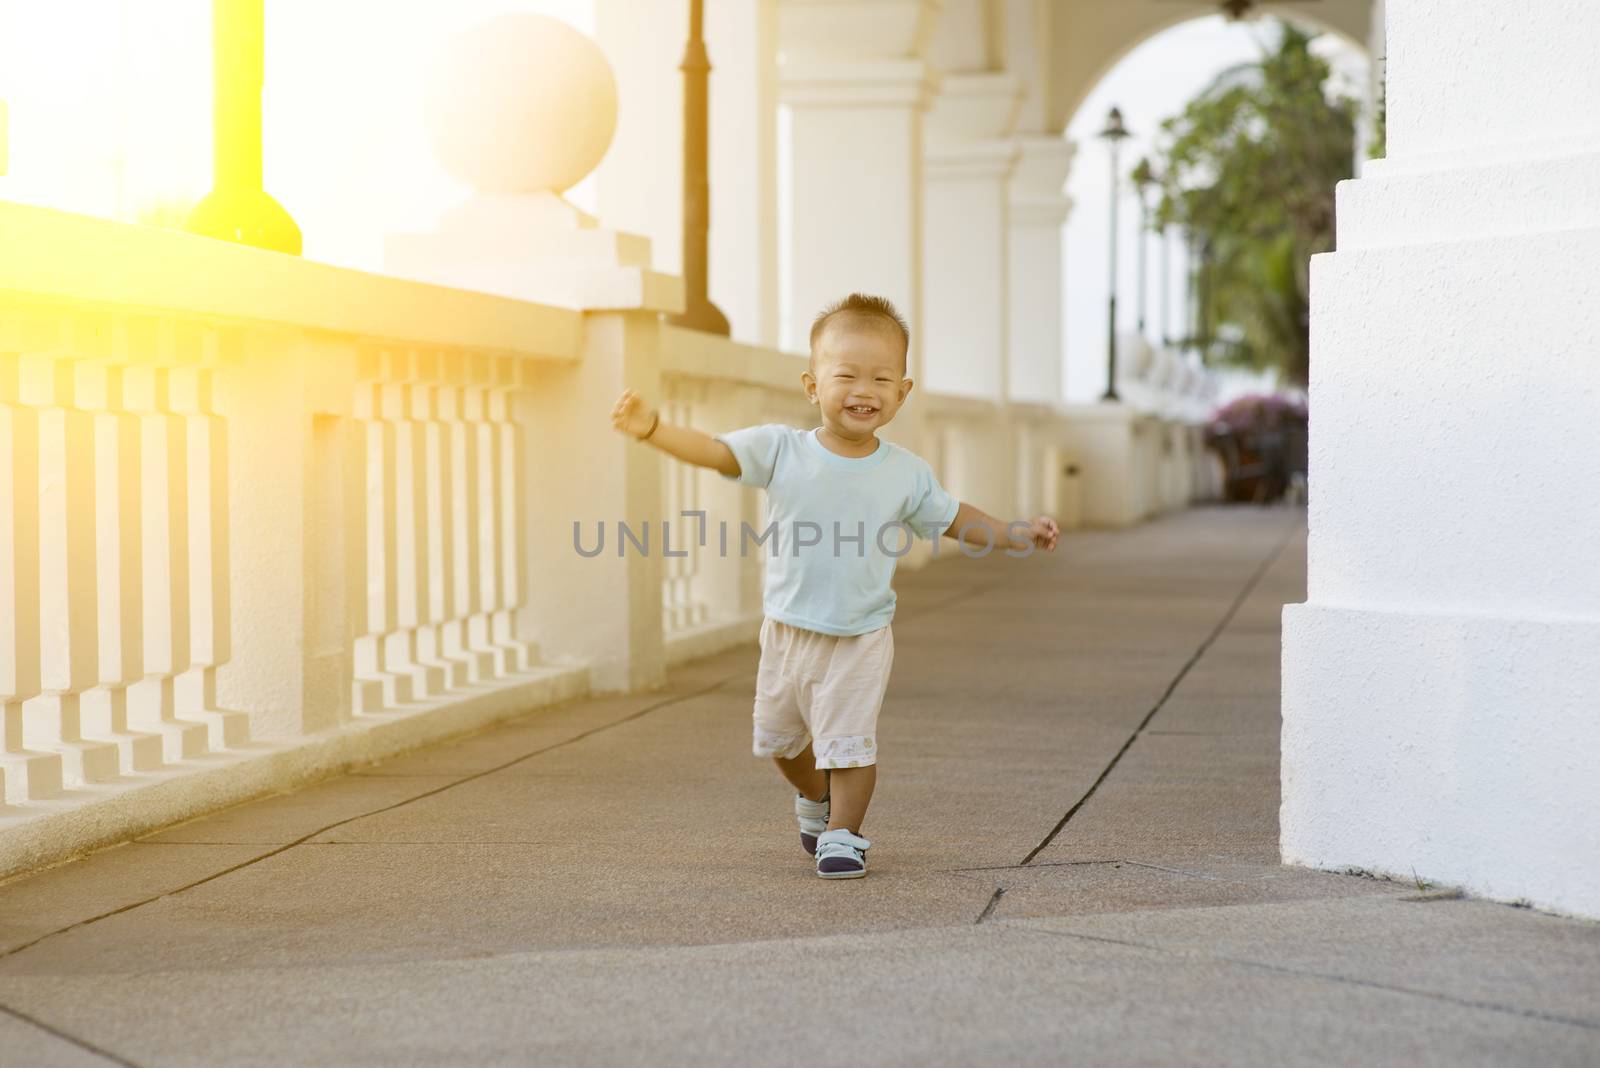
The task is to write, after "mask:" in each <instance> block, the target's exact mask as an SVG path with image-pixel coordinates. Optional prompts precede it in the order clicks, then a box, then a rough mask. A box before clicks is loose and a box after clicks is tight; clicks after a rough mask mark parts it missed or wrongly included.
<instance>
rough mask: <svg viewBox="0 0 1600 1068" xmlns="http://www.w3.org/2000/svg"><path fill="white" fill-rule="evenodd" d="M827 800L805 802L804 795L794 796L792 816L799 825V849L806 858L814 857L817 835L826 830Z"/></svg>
mask: <svg viewBox="0 0 1600 1068" xmlns="http://www.w3.org/2000/svg"><path fill="white" fill-rule="evenodd" d="M828 808H829V806H828V799H827V797H826V796H824V797H823V799H822V800H821V801H807V800H806V797H805V795H804V794H795V795H794V815H795V819H796V820H798V821H799V823H800V847H801V848H802V849H804V850H805V851H806V856H808V857H811V856H815V855H816V852H817V835H819V834H821V833H822V832H823V831H825V830H827V829H828Z"/></svg>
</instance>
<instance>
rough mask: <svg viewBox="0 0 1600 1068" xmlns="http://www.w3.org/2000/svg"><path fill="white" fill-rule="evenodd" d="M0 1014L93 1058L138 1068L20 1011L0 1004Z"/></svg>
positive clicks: (124, 1066) (107, 1051)
mask: <svg viewBox="0 0 1600 1068" xmlns="http://www.w3.org/2000/svg"><path fill="white" fill-rule="evenodd" d="M0 1013H4V1014H5V1015H7V1016H10V1017H11V1018H12V1019H14V1020H20V1021H22V1022H23V1023H25V1024H27V1025H28V1026H30V1027H35V1028H37V1029H39V1030H40V1031H43V1032H44V1033H45V1034H47V1035H50V1036H52V1037H54V1038H58V1039H60V1040H61V1041H63V1042H65V1043H67V1044H68V1045H70V1046H76V1047H77V1048H78V1049H81V1050H83V1051H84V1052H86V1053H89V1054H92V1055H93V1056H96V1057H99V1058H100V1059H101V1060H104V1061H109V1062H110V1063H112V1064H120V1065H122V1066H123V1068H139V1066H138V1065H137V1064H135V1063H134V1062H133V1061H130V1060H127V1059H126V1058H123V1057H119V1056H117V1055H116V1054H115V1053H112V1052H111V1051H110V1050H108V1049H101V1048H100V1047H99V1046H97V1045H95V1044H94V1043H92V1042H89V1041H86V1040H84V1039H81V1038H79V1037H77V1036H76V1035H70V1034H68V1033H67V1032H65V1031H63V1030H61V1029H60V1028H58V1027H52V1026H50V1025H49V1024H47V1023H45V1022H44V1021H43V1020H40V1019H38V1018H37V1017H34V1016H29V1015H28V1014H27V1013H25V1012H23V1011H22V1010H20V1009H13V1008H12V1007H11V1006H10V1005H5V1004H0Z"/></svg>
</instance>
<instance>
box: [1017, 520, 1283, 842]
mask: <svg viewBox="0 0 1600 1068" xmlns="http://www.w3.org/2000/svg"><path fill="white" fill-rule="evenodd" d="M1303 524H1304V520H1302V519H1300V518H1299V517H1298V516H1297V517H1296V519H1295V521H1294V522H1293V523H1291V524H1290V525H1289V529H1288V530H1287V531H1286V532H1285V533H1284V535H1283V537H1281V538H1279V539H1278V544H1277V545H1276V546H1275V547H1274V548H1273V550H1272V551H1271V552H1270V553H1268V554H1267V558H1266V559H1265V560H1263V561H1262V562H1261V564H1260V566H1259V567H1257V568H1256V570H1255V573H1254V574H1252V575H1251V576H1250V578H1249V581H1247V582H1246V583H1245V584H1244V588H1243V589H1242V590H1240V591H1239V594H1238V596H1237V597H1235V598H1234V599H1233V603H1232V604H1231V605H1229V606H1228V610H1227V611H1226V612H1224V613H1223V616H1222V619H1221V620H1219V621H1218V623H1217V625H1216V626H1215V627H1214V628H1212V631H1211V633H1210V634H1208V635H1206V639H1205V641H1203V642H1201V643H1200V647H1199V648H1197V649H1196V650H1195V651H1194V655H1193V656H1191V657H1190V658H1189V660H1188V662H1187V663H1185V664H1184V665H1183V667H1181V668H1179V669H1178V673H1177V674H1176V675H1174V676H1173V677H1172V681H1171V682H1170V683H1169V684H1168V685H1167V689H1166V692H1165V693H1163V694H1162V695H1161V697H1160V699H1159V700H1157V701H1156V703H1155V705H1154V706H1153V707H1152V708H1151V709H1150V711H1149V712H1146V713H1145V716H1144V719H1142V720H1140V721H1139V725H1138V726H1137V727H1135V728H1134V729H1133V733H1132V734H1130V735H1128V740H1127V741H1125V742H1123V743H1122V748H1120V749H1118V750H1117V752H1116V754H1115V755H1114V756H1112V758H1111V761H1110V763H1108V764H1107V765H1106V766H1105V767H1104V768H1102V769H1101V770H1100V774H1099V775H1098V776H1097V777H1096V778H1095V780H1094V782H1092V783H1090V784H1089V789H1088V790H1086V791H1084V794H1083V796H1082V797H1080V798H1078V800H1077V801H1076V802H1075V803H1074V804H1073V806H1072V807H1071V808H1069V809H1067V812H1066V815H1064V816H1062V817H1061V819H1060V821H1059V822H1057V823H1056V825H1055V826H1054V827H1052V828H1051V829H1050V833H1049V834H1047V835H1045V836H1044V840H1043V841H1041V842H1040V843H1039V844H1038V845H1036V846H1034V847H1033V849H1032V851H1030V852H1029V853H1028V855H1027V856H1025V857H1023V858H1022V861H1021V863H1022V864H1027V863H1029V862H1031V861H1032V860H1033V858H1034V857H1036V856H1038V855H1039V854H1040V853H1042V852H1044V850H1045V849H1046V848H1047V847H1048V846H1049V845H1050V843H1051V842H1054V841H1055V840H1056V836H1057V835H1059V834H1060V833H1061V832H1062V831H1063V830H1065V829H1066V826H1067V824H1068V823H1069V822H1070V821H1071V820H1072V817H1073V816H1076V815H1077V814H1078V810H1079V809H1081V808H1083V806H1084V805H1085V804H1086V803H1087V802H1088V800H1089V798H1091V797H1093V796H1094V794H1095V791H1096V790H1098V789H1100V784H1101V783H1103V782H1105V781H1106V779H1107V778H1108V777H1109V776H1110V775H1111V772H1112V770H1113V769H1114V768H1115V767H1116V766H1117V765H1118V764H1119V763H1121V761H1122V758H1123V757H1124V756H1125V755H1126V754H1127V752H1128V750H1129V749H1131V748H1133V743H1134V742H1135V741H1137V740H1138V738H1139V735H1141V734H1142V733H1144V729H1145V728H1146V727H1148V726H1149V725H1150V721H1151V720H1153V719H1155V717H1156V713H1157V712H1160V711H1161V709H1162V708H1163V707H1165V705H1166V703H1167V699H1168V698H1170V697H1171V696H1172V695H1173V693H1174V692H1175V691H1176V690H1177V689H1178V685H1179V684H1180V683H1181V682H1183V680H1184V679H1185V678H1186V677H1187V676H1188V674H1189V672H1190V671H1191V670H1193V668H1194V666H1195V665H1196V664H1198V663H1199V662H1200V658H1201V657H1203V656H1205V654H1206V651H1207V650H1209V649H1210V648H1211V646H1212V643H1214V642H1215V641H1216V640H1217V639H1218V638H1219V637H1221V636H1222V632H1223V631H1224V630H1226V629H1227V627H1228V624H1229V623H1230V622H1232V621H1233V617H1234V616H1235V615H1237V614H1238V611H1239V609H1240V608H1241V607H1242V606H1243V605H1244V602H1245V601H1246V599H1248V598H1249V596H1250V594H1251V593H1252V592H1254V591H1255V588H1256V586H1257V585H1259V584H1260V582H1261V580H1262V579H1263V578H1264V577H1265V576H1266V574H1267V572H1268V571H1269V570H1271V569H1272V565H1273V564H1276V563H1277V562H1278V558H1279V557H1281V556H1282V555H1283V551H1284V549H1286V548H1288V547H1289V543H1290V542H1291V541H1293V540H1294V537H1295V535H1296V534H1298V533H1299V532H1300V528H1301V526H1302V525H1303Z"/></svg>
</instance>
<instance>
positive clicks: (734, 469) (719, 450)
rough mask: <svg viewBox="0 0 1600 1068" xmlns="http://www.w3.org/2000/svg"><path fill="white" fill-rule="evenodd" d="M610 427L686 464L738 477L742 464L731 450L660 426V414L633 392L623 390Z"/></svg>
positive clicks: (702, 436) (687, 429)
mask: <svg viewBox="0 0 1600 1068" xmlns="http://www.w3.org/2000/svg"><path fill="white" fill-rule="evenodd" d="M611 425H612V426H613V427H615V428H616V429H618V430H620V431H622V432H623V433H624V434H628V435H631V436H632V437H634V438H637V439H638V440H640V441H648V442H649V443H650V444H652V445H654V446H655V447H656V448H658V449H660V450H661V451H662V452H664V453H667V454H668V455H669V456H676V457H677V458H678V459H680V460H682V461H683V462H684V463H690V464H694V465H695V466H696V467H709V468H712V469H713V470H715V471H718V472H720V473H722V474H724V475H727V476H728V477H729V478H738V477H739V461H738V460H737V459H735V458H734V455H733V450H732V449H730V448H728V447H727V446H726V445H724V444H723V443H722V442H720V441H718V440H717V439H716V438H714V437H712V436H711V435H710V434H704V433H701V432H700V431H698V430H694V429H692V428H690V427H686V426H673V425H672V424H671V423H663V422H661V412H660V410H659V409H655V408H651V407H649V406H648V405H646V404H645V402H644V398H643V397H640V396H639V394H638V393H636V392H634V391H633V390H631V389H625V390H623V391H622V396H621V397H618V398H617V404H616V407H614V408H612V409H611Z"/></svg>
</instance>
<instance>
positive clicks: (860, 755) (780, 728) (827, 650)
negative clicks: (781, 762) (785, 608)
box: [755, 616, 894, 769]
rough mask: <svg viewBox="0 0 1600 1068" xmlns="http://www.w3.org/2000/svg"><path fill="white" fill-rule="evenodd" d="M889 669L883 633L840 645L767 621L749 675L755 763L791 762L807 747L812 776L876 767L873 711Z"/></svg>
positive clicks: (836, 639)
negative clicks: (757, 662)
mask: <svg viewBox="0 0 1600 1068" xmlns="http://www.w3.org/2000/svg"><path fill="white" fill-rule="evenodd" d="M893 664H894V632H893V631H892V630H891V628H889V627H880V628H879V629H878V630H874V631H868V632H867V633H866V634H857V635H852V636H850V637H840V636H838V635H834V634H819V633H818V632H816V631H814V630H802V629H800V628H799V627H792V626H790V625H789V624H787V623H781V622H779V621H778V620H776V619H773V618H771V617H770V616H769V617H767V618H766V619H765V620H763V621H762V623H761V666H760V667H759V668H757V669H756V704H755V754H756V756H780V757H784V758H785V759H789V758H793V757H797V756H799V755H800V754H801V753H802V752H804V751H805V748H806V743H808V742H812V741H814V742H815V752H816V757H817V767H818V769H822V768H864V767H867V766H868V765H870V764H876V763H877V762H878V710H879V709H880V708H882V707H883V694H884V691H885V690H887V689H888V688H889V670H890V668H891V667H892V666H893Z"/></svg>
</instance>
